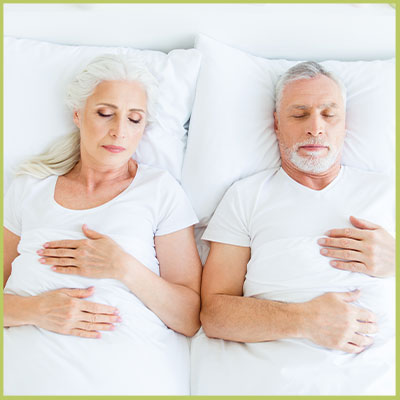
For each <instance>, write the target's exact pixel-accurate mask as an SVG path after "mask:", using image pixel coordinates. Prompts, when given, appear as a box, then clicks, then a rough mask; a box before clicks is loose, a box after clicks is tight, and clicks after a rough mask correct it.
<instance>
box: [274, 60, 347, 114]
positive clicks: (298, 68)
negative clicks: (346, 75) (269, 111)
mask: <svg viewBox="0 0 400 400" xmlns="http://www.w3.org/2000/svg"><path fill="white" fill-rule="evenodd" d="M319 75H324V76H326V77H328V78H330V79H332V80H333V81H334V82H335V83H336V84H337V85H338V86H339V88H340V91H341V93H342V97H343V104H344V105H346V87H345V86H344V84H343V82H342V81H341V80H340V78H338V77H337V76H336V75H335V74H334V73H332V72H330V71H327V70H326V69H325V68H324V67H323V66H322V65H321V64H318V63H317V62H315V61H305V62H301V63H299V64H296V65H294V66H293V67H291V68H289V69H288V70H287V71H286V72H285V73H284V74H282V75H281V76H280V77H279V79H278V82H277V83H276V86H275V110H276V111H279V107H280V104H281V101H282V95H283V91H284V89H285V87H286V86H287V85H288V84H289V83H290V82H294V81H297V80H300V79H312V78H316V77H317V76H319Z"/></svg>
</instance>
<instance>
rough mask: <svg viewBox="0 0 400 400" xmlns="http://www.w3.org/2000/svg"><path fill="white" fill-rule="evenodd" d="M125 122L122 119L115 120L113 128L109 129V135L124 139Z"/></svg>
mask: <svg viewBox="0 0 400 400" xmlns="http://www.w3.org/2000/svg"><path fill="white" fill-rule="evenodd" d="M126 124H127V121H125V120H124V118H119V117H117V118H115V119H114V123H113V126H112V127H111V129H110V135H111V136H114V137H116V138H119V137H122V138H123V137H125V136H126V129H127V126H126Z"/></svg>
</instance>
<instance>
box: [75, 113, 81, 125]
mask: <svg viewBox="0 0 400 400" xmlns="http://www.w3.org/2000/svg"><path fill="white" fill-rule="evenodd" d="M80 117H81V115H80V112H79V111H74V117H73V120H74V124H75V125H76V126H77V128H79V129H80V128H81V121H80Z"/></svg>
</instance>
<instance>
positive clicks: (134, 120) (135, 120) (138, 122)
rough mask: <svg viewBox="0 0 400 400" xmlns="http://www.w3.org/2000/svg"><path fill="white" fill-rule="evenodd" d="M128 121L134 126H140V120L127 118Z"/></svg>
mask: <svg viewBox="0 0 400 400" xmlns="http://www.w3.org/2000/svg"><path fill="white" fill-rule="evenodd" d="M128 119H129V121H131V122H132V123H134V124H140V122H141V121H142V120H141V119H133V118H128Z"/></svg>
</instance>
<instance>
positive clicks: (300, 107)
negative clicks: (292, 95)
mask: <svg viewBox="0 0 400 400" xmlns="http://www.w3.org/2000/svg"><path fill="white" fill-rule="evenodd" d="M338 107H339V106H338V104H336V103H334V102H333V103H325V104H321V105H319V106H318V108H319V109H324V108H338ZM310 108H311V107H310V106H306V105H304V104H293V105H291V106H290V107H289V110H309V109H310Z"/></svg>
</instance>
